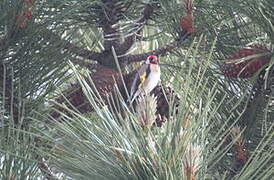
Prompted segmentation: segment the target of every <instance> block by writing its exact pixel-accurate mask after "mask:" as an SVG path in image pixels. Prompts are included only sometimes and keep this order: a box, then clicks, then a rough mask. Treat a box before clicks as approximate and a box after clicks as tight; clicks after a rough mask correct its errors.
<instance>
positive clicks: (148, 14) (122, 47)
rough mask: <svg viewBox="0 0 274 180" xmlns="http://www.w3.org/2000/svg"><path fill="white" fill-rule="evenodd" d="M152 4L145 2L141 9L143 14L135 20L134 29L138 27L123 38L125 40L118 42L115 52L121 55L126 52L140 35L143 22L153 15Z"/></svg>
mask: <svg viewBox="0 0 274 180" xmlns="http://www.w3.org/2000/svg"><path fill="white" fill-rule="evenodd" d="M153 9H154V8H153V6H152V5H151V4H147V5H146V6H145V8H144V11H143V16H142V17H141V18H140V19H139V20H138V21H137V22H136V24H137V26H136V29H138V30H137V31H136V32H135V33H132V35H130V36H128V37H126V38H125V41H124V42H123V43H122V44H120V45H119V46H118V48H117V54H119V55H121V54H124V53H126V52H127V51H128V50H129V49H130V48H131V47H132V45H133V44H134V42H135V40H136V38H138V37H139V36H141V32H142V30H143V28H144V24H146V23H147V21H148V20H149V19H150V18H151V16H152V15H153V13H154V12H153Z"/></svg>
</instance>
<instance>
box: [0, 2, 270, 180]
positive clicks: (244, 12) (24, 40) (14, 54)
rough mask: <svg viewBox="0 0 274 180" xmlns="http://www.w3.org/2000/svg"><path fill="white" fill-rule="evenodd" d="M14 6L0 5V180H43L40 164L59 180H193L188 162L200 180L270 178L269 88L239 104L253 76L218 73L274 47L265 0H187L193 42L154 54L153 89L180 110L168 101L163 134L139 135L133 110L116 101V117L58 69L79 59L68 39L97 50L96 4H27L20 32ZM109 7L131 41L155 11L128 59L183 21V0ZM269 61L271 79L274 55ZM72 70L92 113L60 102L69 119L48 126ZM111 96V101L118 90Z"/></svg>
mask: <svg viewBox="0 0 274 180" xmlns="http://www.w3.org/2000/svg"><path fill="white" fill-rule="evenodd" d="M23 2H24V1H23V0H12V1H11V0H2V1H1V2H0V62H1V68H0V69H1V71H3V72H1V75H0V78H1V79H0V80H1V84H3V85H1V100H0V104H1V112H0V113H1V115H0V135H1V136H0V179H43V178H45V177H46V174H47V173H48V171H47V170H44V171H43V170H41V168H40V165H39V162H41V159H43V160H44V161H45V163H46V164H47V165H49V167H50V168H49V171H52V172H53V174H54V175H56V176H55V177H54V178H56V179H62V178H60V177H61V176H63V179H71V178H72V179H190V177H189V175H188V174H187V172H186V171H185V169H184V163H186V160H189V158H193V157H195V158H197V159H199V160H197V159H196V160H197V161H198V162H199V163H198V167H196V169H197V172H195V177H196V178H197V179H240V180H245V179H260V180H261V179H270V178H271V177H272V176H273V167H272V164H271V163H273V158H274V157H273V156H274V153H273V142H271V141H273V122H272V121H273V117H274V106H273V100H274V92H273V88H272V86H270V87H271V88H270V89H271V90H272V91H271V92H270V94H267V95H261V96H259V97H256V99H255V100H254V101H252V102H253V103H252V104H251V105H250V104H249V106H247V104H248V102H249V101H250V99H252V98H253V97H252V91H253V90H252V87H253V85H254V84H255V82H256V80H257V78H258V76H259V73H260V72H258V73H257V74H255V75H254V76H253V77H252V78H250V79H244V80H243V79H236V78H235V79H231V78H227V77H224V76H223V75H222V74H221V73H220V70H219V69H220V64H222V63H223V60H225V59H226V58H227V57H229V56H230V55H232V54H233V53H234V52H235V50H237V49H239V48H240V47H243V46H246V45H250V44H262V45H264V46H267V47H270V48H271V47H273V44H274V39H273V37H274V28H273V24H274V21H273V20H274V17H273V15H274V14H273V11H274V9H273V7H274V4H273V3H274V1H273V0H231V1H223V0H195V1H194V7H195V8H194V10H193V15H194V24H195V28H196V35H195V36H192V37H191V38H189V40H187V41H185V42H184V44H181V45H180V47H178V48H177V49H176V50H175V51H174V52H172V53H169V54H167V55H166V56H161V57H160V58H161V64H162V66H161V69H162V76H161V79H162V84H163V85H164V86H165V85H167V84H170V85H172V86H173V88H174V89H175V91H176V93H178V94H179V95H180V105H179V107H178V108H175V107H174V106H175V105H174V99H171V100H169V103H170V109H171V111H170V115H171V116H170V118H169V119H168V121H167V123H165V124H164V126H163V127H161V128H157V127H153V128H150V127H144V126H143V125H142V123H140V121H139V120H138V117H139V116H138V112H135V111H132V108H131V107H128V106H127V105H126V103H125V102H123V100H122V99H121V101H122V105H121V107H119V108H118V107H117V108H116V109H122V110H123V113H121V112H120V111H118V110H116V109H115V108H114V107H112V106H109V105H108V104H106V103H104V102H102V100H101V98H100V96H99V95H98V94H97V91H96V89H94V88H93V87H90V82H87V80H86V79H84V78H83V77H82V76H81V75H80V73H79V71H78V70H76V67H74V66H69V65H68V63H67V62H69V61H75V60H76V61H80V60H82V59H81V58H79V57H77V56H76V55H75V54H73V53H72V52H69V51H67V50H65V49H64V46H65V45H66V44H67V42H73V43H75V44H76V45H78V46H79V47H82V48H84V49H89V50H94V51H102V50H104V47H103V43H104V37H103V36H104V35H103V33H102V28H101V24H102V23H104V21H102V20H100V17H102V14H100V13H98V8H105V7H104V3H102V2H103V1H101V0H86V1H83V0H82V1H71V0H44V1H35V6H34V10H33V18H32V19H30V20H28V24H27V26H26V27H24V28H22V27H20V26H18V22H17V21H16V19H17V18H18V16H20V15H21V13H22V12H23V11H24V10H26V9H27V7H26V6H25V5H24V3H23ZM118 3H122V4H123V6H122V7H124V8H128V10H127V11H126V12H124V13H121V17H123V19H122V20H121V21H119V22H117V24H118V25H119V26H120V27H121V34H122V35H121V37H119V38H121V39H119V40H123V39H125V38H126V37H128V36H130V35H131V34H133V33H136V31H137V29H136V27H135V25H136V22H137V20H138V19H139V18H140V16H141V15H142V13H143V8H144V7H145V5H146V3H151V4H152V5H153V7H157V8H155V9H154V10H155V15H154V16H152V17H151V18H150V19H149V21H148V22H147V24H145V28H144V31H143V34H142V35H143V38H142V40H141V41H140V42H138V43H136V45H135V46H134V47H133V48H132V50H133V51H130V52H141V53H142V52H147V51H149V50H154V49H157V48H159V47H161V46H163V45H165V44H167V43H168V42H170V41H171V40H172V39H174V38H177V37H178V33H179V32H180V30H181V28H180V23H179V22H180V18H181V17H182V16H184V15H185V9H184V8H183V6H182V1H178V0H170V1H167V0H144V1H134V0H123V1H120V2H118ZM117 24H115V25H117ZM52 34H54V35H55V36H53V37H52V36H51V35H52ZM116 35H117V34H113V36H114V38H115V37H116ZM200 35H201V36H200ZM270 56H272V57H271V58H272V59H271V62H270V63H269V65H267V66H268V69H267V70H268V71H269V72H270V69H271V67H273V59H274V58H273V53H272V54H270ZM84 60H85V59H84ZM2 65H3V68H2ZM71 68H72V69H73V70H74V73H73V76H74V78H75V77H76V78H77V79H78V81H79V82H80V84H81V87H82V88H83V90H84V93H85V96H86V97H87V99H88V101H89V103H90V104H91V105H92V107H93V108H94V110H95V111H94V112H93V113H91V114H81V113H80V112H79V111H78V110H77V109H76V107H74V108H71V107H66V106H65V105H64V104H61V105H60V106H62V107H63V108H64V109H66V110H67V111H68V112H70V115H68V114H65V113H63V112H60V113H61V114H62V117H61V118H60V120H63V121H62V122H56V123H48V121H47V120H50V121H52V119H51V118H50V117H49V116H48V115H49V113H48V112H49V111H51V110H52V109H51V106H50V105H49V104H50V103H49V102H50V101H51V100H53V99H54V97H55V95H56V87H59V86H62V88H63V87H65V86H64V85H65V84H66V83H67V82H70V81H68V79H69V78H70V76H71V72H70V71H69V69H71ZM77 68H78V67H77ZM81 72H82V71H81ZM2 77H3V78H2ZM172 79H173V81H172ZM263 81H264V82H263V84H264V86H269V85H270V84H271V83H273V77H268V78H267V77H266V76H265V77H264V78H263ZM8 83H10V84H8ZM91 84H92V83H91ZM7 87H8V88H9V89H8V90H9V91H10V92H11V96H12V98H11V99H12V102H16V103H18V104H17V105H18V106H17V108H18V111H19V116H18V119H19V122H15V117H13V116H14V114H13V113H14V111H15V107H14V106H12V105H11V106H6V105H5V102H7V100H6V99H5V95H7V93H6V92H5V89H6V88H7ZM115 96H118V97H120V94H119V92H117V93H116V94H115ZM251 97H252V98H251ZM110 101H111V100H110ZM247 110H248V111H247ZM34 112H35V113H34ZM245 112H248V113H245ZM242 122H245V125H246V127H242V128H241V133H240V134H238V135H237V136H236V137H235V136H233V137H232V136H231V131H232V129H233V128H234V127H235V125H238V124H242ZM186 124H188V126H187V125H186ZM185 126H187V127H185ZM240 137H243V138H244V139H245V140H246V141H245V145H246V149H247V151H248V152H247V153H248V161H247V162H245V164H244V165H243V167H241V168H238V164H237V163H236V162H235V149H234V148H235V147H234V146H235V142H237V140H239V139H240ZM37 140H39V141H37ZM191 149H192V150H193V149H195V150H197V151H195V152H194V151H191ZM192 160H193V159H192ZM52 169H53V170H54V169H57V172H56V171H53V170H52ZM60 174H61V176H59V175H60Z"/></svg>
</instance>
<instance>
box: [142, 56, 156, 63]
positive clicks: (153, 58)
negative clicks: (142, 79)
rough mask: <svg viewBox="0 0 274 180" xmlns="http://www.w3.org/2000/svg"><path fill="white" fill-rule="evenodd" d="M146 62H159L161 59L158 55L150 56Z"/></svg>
mask: <svg viewBox="0 0 274 180" xmlns="http://www.w3.org/2000/svg"><path fill="white" fill-rule="evenodd" d="M145 63H146V64H159V60H158V57H157V56H148V57H147V59H146V62H145Z"/></svg>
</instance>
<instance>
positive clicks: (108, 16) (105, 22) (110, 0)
mask: <svg viewBox="0 0 274 180" xmlns="http://www.w3.org/2000/svg"><path fill="white" fill-rule="evenodd" d="M103 4H104V6H103V7H101V11H100V16H99V19H100V26H101V27H102V30H103V35H104V48H105V50H109V49H111V47H112V46H113V47H117V45H118V44H119V39H120V33H119V32H118V29H119V26H118V25H117V23H118V21H119V20H120V19H121V16H120V15H121V13H122V12H121V9H123V8H122V6H123V3H121V2H119V1H117V0H104V1H103Z"/></svg>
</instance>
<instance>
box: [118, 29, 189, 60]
mask: <svg viewBox="0 0 274 180" xmlns="http://www.w3.org/2000/svg"><path fill="white" fill-rule="evenodd" d="M189 35H190V34H188V33H184V34H183V35H182V36H181V37H180V38H179V40H174V41H172V42H171V43H169V44H167V45H165V46H163V47H160V48H158V49H156V50H153V51H150V52H146V53H142V54H134V55H129V56H125V57H121V58H119V60H120V61H121V62H123V63H125V64H129V63H132V62H139V61H142V60H144V59H146V58H147V57H148V56H150V55H156V56H159V55H165V54H166V53H168V52H171V51H172V50H173V49H175V48H177V47H178V46H179V44H180V43H181V42H182V41H184V40H185V39H186V38H187V37H189Z"/></svg>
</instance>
